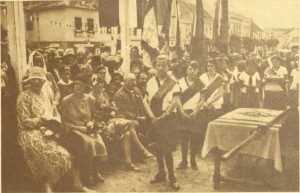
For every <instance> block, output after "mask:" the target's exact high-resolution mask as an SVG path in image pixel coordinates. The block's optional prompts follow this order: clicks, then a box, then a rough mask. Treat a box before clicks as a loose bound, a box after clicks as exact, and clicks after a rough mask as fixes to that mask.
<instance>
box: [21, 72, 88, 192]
mask: <svg viewBox="0 0 300 193" xmlns="http://www.w3.org/2000/svg"><path fill="white" fill-rule="evenodd" d="M46 81H47V79H46V75H45V72H44V71H43V69H42V68H39V67H33V68H31V69H30V72H29V77H28V82H29V84H30V87H29V88H28V89H27V90H26V91H24V92H22V93H21V94H20V95H19V96H18V100H17V112H18V129H19V138H18V141H19V144H20V146H21V148H22V150H23V152H24V156H25V160H26V162H27V164H28V166H29V168H30V170H31V172H32V174H33V176H34V177H35V178H36V179H37V180H39V181H42V183H43V185H44V191H46V192H51V191H52V187H53V186H54V185H55V184H56V183H57V182H58V181H59V179H60V177H61V176H63V175H64V174H66V173H67V172H68V171H69V170H70V168H71V165H72V157H71V155H70V154H69V152H68V151H67V150H66V149H64V148H63V147H62V146H60V145H58V144H57V143H56V142H55V141H54V140H50V139H48V138H45V137H44V136H43V134H42V132H41V128H42V127H43V126H45V123H46V122H47V121H48V120H53V119H54V120H56V121H58V122H60V115H59V113H58V111H57V109H56V106H55V105H54V98H53V93H51V92H48V90H45V89H42V87H43V85H44V83H45V82H46ZM73 169H74V168H73ZM71 171H74V170H71ZM73 177H74V178H73V179H75V181H74V185H75V186H76V187H77V188H78V190H84V189H83V188H82V187H83V186H82V183H81V181H80V178H79V176H78V175H77V178H76V175H75V172H73Z"/></svg>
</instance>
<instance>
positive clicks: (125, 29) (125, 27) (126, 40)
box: [119, 0, 130, 74]
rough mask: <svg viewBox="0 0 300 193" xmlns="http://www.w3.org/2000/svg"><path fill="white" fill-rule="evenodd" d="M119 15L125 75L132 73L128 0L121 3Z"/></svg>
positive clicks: (121, 0)
mask: <svg viewBox="0 0 300 193" xmlns="http://www.w3.org/2000/svg"><path fill="white" fill-rule="evenodd" d="M119 3H120V4H119V5H120V7H119V14H120V17H123V19H120V26H121V54H122V56H123V64H122V66H121V70H122V72H123V73H124V74H126V73H129V72H130V37H129V23H128V18H129V11H128V9H129V8H128V3H127V0H120V1H119Z"/></svg>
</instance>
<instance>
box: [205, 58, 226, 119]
mask: <svg viewBox="0 0 300 193" xmlns="http://www.w3.org/2000/svg"><path fill="white" fill-rule="evenodd" d="M216 67H217V61H216V60H215V59H212V60H209V61H208V62H207V66H206V68H207V73H204V74H202V75H201V76H200V81H201V82H202V84H204V86H205V88H204V91H203V92H204V94H205V103H204V104H203V108H204V109H205V112H206V121H207V122H206V124H208V123H209V122H210V121H212V120H214V119H216V118H217V117H219V116H221V115H222V104H223V95H224V93H226V92H225V89H224V84H223V83H224V79H223V78H222V77H221V75H220V74H218V73H217V69H216Z"/></svg>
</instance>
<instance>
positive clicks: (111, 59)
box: [1, 47, 299, 191]
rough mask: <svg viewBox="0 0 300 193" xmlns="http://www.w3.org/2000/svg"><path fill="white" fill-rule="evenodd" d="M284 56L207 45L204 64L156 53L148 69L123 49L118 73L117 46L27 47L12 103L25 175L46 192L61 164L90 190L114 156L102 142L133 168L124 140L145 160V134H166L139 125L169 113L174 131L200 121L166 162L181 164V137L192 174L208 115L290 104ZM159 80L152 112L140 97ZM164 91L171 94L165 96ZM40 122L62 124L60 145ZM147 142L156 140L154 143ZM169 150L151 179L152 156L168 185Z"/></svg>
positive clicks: (294, 93) (293, 94)
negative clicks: (98, 50)
mask: <svg viewBox="0 0 300 193" xmlns="http://www.w3.org/2000/svg"><path fill="white" fill-rule="evenodd" d="M284 57H285V56H283V55H282V54H280V53H261V54H254V53H250V54H243V55H241V54H230V55H225V54H222V53H218V51H215V50H213V51H211V52H210V53H209V56H208V60H207V62H206V63H205V64H199V63H198V62H197V61H193V60H192V61H191V60H190V58H189V54H188V53H184V54H183V57H182V58H180V59H178V60H172V61H169V60H168V59H167V57H166V56H165V55H159V56H158V58H157V60H156V61H155V63H154V64H153V68H148V67H146V66H145V65H143V60H142V57H141V56H140V54H139V49H138V48H137V47H132V48H131V51H130V73H127V74H125V73H124V72H123V71H122V70H121V67H122V65H127V64H123V57H122V56H121V53H120V51H117V53H116V54H115V55H110V53H109V52H104V53H102V54H92V53H89V52H88V50H87V49H85V48H78V49H77V50H74V49H72V48H67V49H66V50H63V49H54V48H46V49H37V50H34V51H32V52H31V53H30V54H29V57H28V64H27V65H25V66H26V68H24V69H23V71H24V72H23V73H24V74H25V76H24V78H23V80H22V87H23V92H22V93H21V94H20V95H19V96H18V100H17V111H18V123H19V127H18V128H19V144H20V146H21V148H22V150H23V152H24V155H25V159H26V162H27V164H28V165H29V167H30V169H31V171H32V172H33V174H34V176H36V177H37V178H40V179H42V180H44V182H45V183H44V184H45V189H46V190H48V191H50V190H51V188H52V186H53V185H54V184H56V183H57V181H58V180H59V178H60V176H61V175H63V174H65V173H67V172H68V171H69V170H71V173H72V174H71V176H72V177H73V183H74V185H75V187H77V190H79V191H90V190H89V189H88V188H86V187H85V185H87V186H90V185H93V184H94V183H96V182H104V179H103V178H102V176H101V174H100V169H99V167H100V166H102V167H103V165H105V163H106V162H107V157H108V158H110V156H113V154H114V152H113V151H115V150H113V149H111V148H110V144H112V143H117V142H119V143H120V149H121V150H122V152H123V155H124V162H125V167H126V168H128V169H129V170H133V171H139V170H140V168H139V167H137V166H136V165H135V164H133V163H132V158H131V154H132V152H131V145H134V146H136V147H137V149H138V152H139V154H140V155H141V156H140V157H143V159H145V158H149V157H152V154H151V153H150V152H149V151H148V150H147V149H146V148H145V147H147V148H148V147H150V148H151V145H152V146H155V145H157V144H155V143H156V142H157V141H155V140H153V137H154V138H155V137H156V138H160V137H162V136H163V137H166V136H169V135H170V133H167V134H163V135H162V136H160V134H157V131H156V135H155V136H153V135H151V133H150V132H149V129H150V128H152V127H153V125H155V124H156V123H157V122H159V120H160V119H161V120H165V123H168V121H169V120H168V118H166V117H168V116H169V113H173V112H176V113H175V114H177V115H174V116H179V119H181V120H183V121H182V122H185V121H186V122H188V121H191V120H193V122H188V124H182V125H183V127H189V125H201V129H200V130H201V131H202V133H201V136H199V137H198V138H196V139H193V138H191V137H190V134H189V133H188V132H185V133H182V134H180V139H181V146H182V162H181V163H180V165H179V166H177V168H176V169H178V170H180V169H183V168H186V166H187V164H188V162H187V152H188V142H189V140H190V143H191V145H190V148H191V161H190V162H191V166H192V168H193V169H195V170H196V169H197V163H196V161H195V155H196V153H197V152H199V151H201V145H202V144H201V143H203V140H204V137H205V130H206V126H207V124H208V122H209V121H211V120H213V119H215V118H217V117H219V116H221V115H223V114H225V113H227V112H229V111H232V110H234V109H237V108H266V109H274V110H285V109H286V107H287V106H291V107H293V108H295V107H298V92H299V55H298V53H293V54H292V55H290V56H288V57H286V58H284ZM165 65H166V66H165ZM1 67H2V69H3V68H5V66H3V65H2V66H1ZM203 69H205V70H203ZM166 70H167V71H166ZM165 71H166V72H165ZM2 72H3V71H2ZM165 75H167V77H165ZM168 77H170V78H171V79H172V80H171V79H170V80H169V79H168ZM218 77H219V79H218ZM1 78H2V81H1V83H2V84H1V86H2V85H3V84H4V86H2V87H1V88H5V83H6V82H7V80H6V79H7V74H3V75H2V76H1ZM217 80H220V82H219V83H217V82H218V81H217ZM167 81H169V82H170V83H169V85H172V86H170V89H171V90H172V91H171V90H168V91H166V95H164V96H163V97H162V98H160V99H161V100H164V101H163V102H162V106H161V107H159V108H160V109H159V113H158V114H157V115H156V114H155V111H156V108H157V107H154V106H151V103H149V104H147V101H148V102H149V100H153V97H154V96H155V94H153V96H152V94H151V93H152V92H154V91H153V89H154V90H155V89H156V87H157V90H159V88H160V87H163V85H166V84H167V83H166V82H167ZM173 82H174V84H172V83H173ZM214 82H216V85H217V87H216V89H215V90H213V91H214V92H213V93H211V95H210V96H207V95H206V94H205V92H204V91H203V90H205V89H207V88H208V86H209V85H210V84H212V83H214ZM164 83H165V84H164ZM191 86H194V87H197V88H195V89H196V91H197V92H196V91H195V93H194V95H193V97H194V98H191V99H187V100H186V101H185V100H184V99H183V98H184V97H183V96H184V95H182V96H181V94H183V93H184V91H185V90H187V89H188V88H190V87H191ZM177 87H178V88H177ZM198 87H199V88H198ZM200 88H201V89H200ZM154 93H155V92H154ZM170 93H171V94H170ZM180 93H181V94H180ZM169 94H170V96H173V98H172V97H171V98H170V99H168V97H169ZM205 95H206V96H205ZM177 96H178V99H177ZM154 98H155V97H154ZM167 100H169V102H168V101H167ZM2 101H3V100H2ZM174 101H175V102H174ZM166 104H167V106H166V107H165V106H164V105H166ZM172 104H176V105H175V106H174V108H171V107H170V106H172ZM168 105H169V106H168ZM176 107H177V108H176ZM149 109H150V110H149ZM161 112H162V113H161ZM169 117H172V118H174V117H173V115H171V116H169ZM49 118H50V119H49ZM49 120H56V121H57V122H59V123H60V122H61V123H62V126H63V128H64V129H63V130H64V133H60V132H58V134H60V135H61V136H59V138H60V141H63V143H61V142H57V143H55V140H47V139H45V136H46V134H45V132H44V133H43V132H39V131H38V130H39V129H37V128H43V129H45V127H49V128H51V126H49V124H50V125H51V124H54V125H55V124H57V123H56V122H53V123H52V122H50V123H49ZM151 123H152V126H150V125H149V124H151ZM56 126H57V125H56ZM57 127H59V126H57ZM155 127H156V128H157V127H167V126H166V125H165V124H164V125H156V126H155ZM46 129H47V128H46ZM193 129H194V128H192V129H191V130H193ZM70 130H71V131H74V132H69V131H70ZM154 130H155V129H154ZM170 130H172V129H171V128H170ZM52 132H53V130H52ZM54 134H56V133H55V132H54ZM62 139H63V140H62ZM164 139H165V138H164ZM166 140H167V141H168V139H166ZM170 140H172V139H170ZM157 143H161V144H162V142H160V141H159V140H158V142H157ZM161 144H160V145H161ZM168 146H172V145H170V144H168ZM164 147H165V146H164ZM66 150H68V151H66ZM110 151H111V152H110ZM172 151H173V150H169V149H168V150H165V151H164V150H157V151H156V156H157V162H158V167H159V173H158V174H157V175H156V176H155V178H154V180H153V181H151V183H157V182H160V181H162V180H163V179H164V178H165V173H164V169H163V164H164V162H163V161H161V159H162V160H163V159H165V162H166V165H167V168H168V171H169V180H170V183H171V185H172V186H173V187H174V188H175V189H177V188H179V186H178V182H177V180H176V178H175V176H174V174H173V157H172V154H171V152H172ZM45 176H47V177H45ZM82 180H83V182H82ZM83 184H85V185H83Z"/></svg>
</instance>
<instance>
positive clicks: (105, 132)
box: [90, 91, 132, 142]
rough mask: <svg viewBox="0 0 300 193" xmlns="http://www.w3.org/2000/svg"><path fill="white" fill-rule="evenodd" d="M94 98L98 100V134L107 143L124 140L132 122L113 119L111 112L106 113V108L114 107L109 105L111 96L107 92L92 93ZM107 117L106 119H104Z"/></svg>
mask: <svg viewBox="0 0 300 193" xmlns="http://www.w3.org/2000/svg"><path fill="white" fill-rule="evenodd" d="M90 94H91V95H92V96H94V97H95V98H96V115H95V121H96V124H95V125H96V127H97V128H98V130H99V131H98V132H99V133H100V134H101V136H102V137H103V140H104V141H105V142H115V141H119V140H122V139H123V137H124V134H125V133H126V132H127V131H128V129H129V128H130V127H129V126H131V125H132V122H131V121H130V120H127V119H123V118H113V116H109V115H108V114H110V113H109V112H105V108H103V106H106V107H111V106H112V105H111V104H110V103H109V96H108V95H107V94H106V92H105V91H103V92H101V93H97V92H95V91H92V92H91V93H90ZM104 117H105V118H104Z"/></svg>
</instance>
